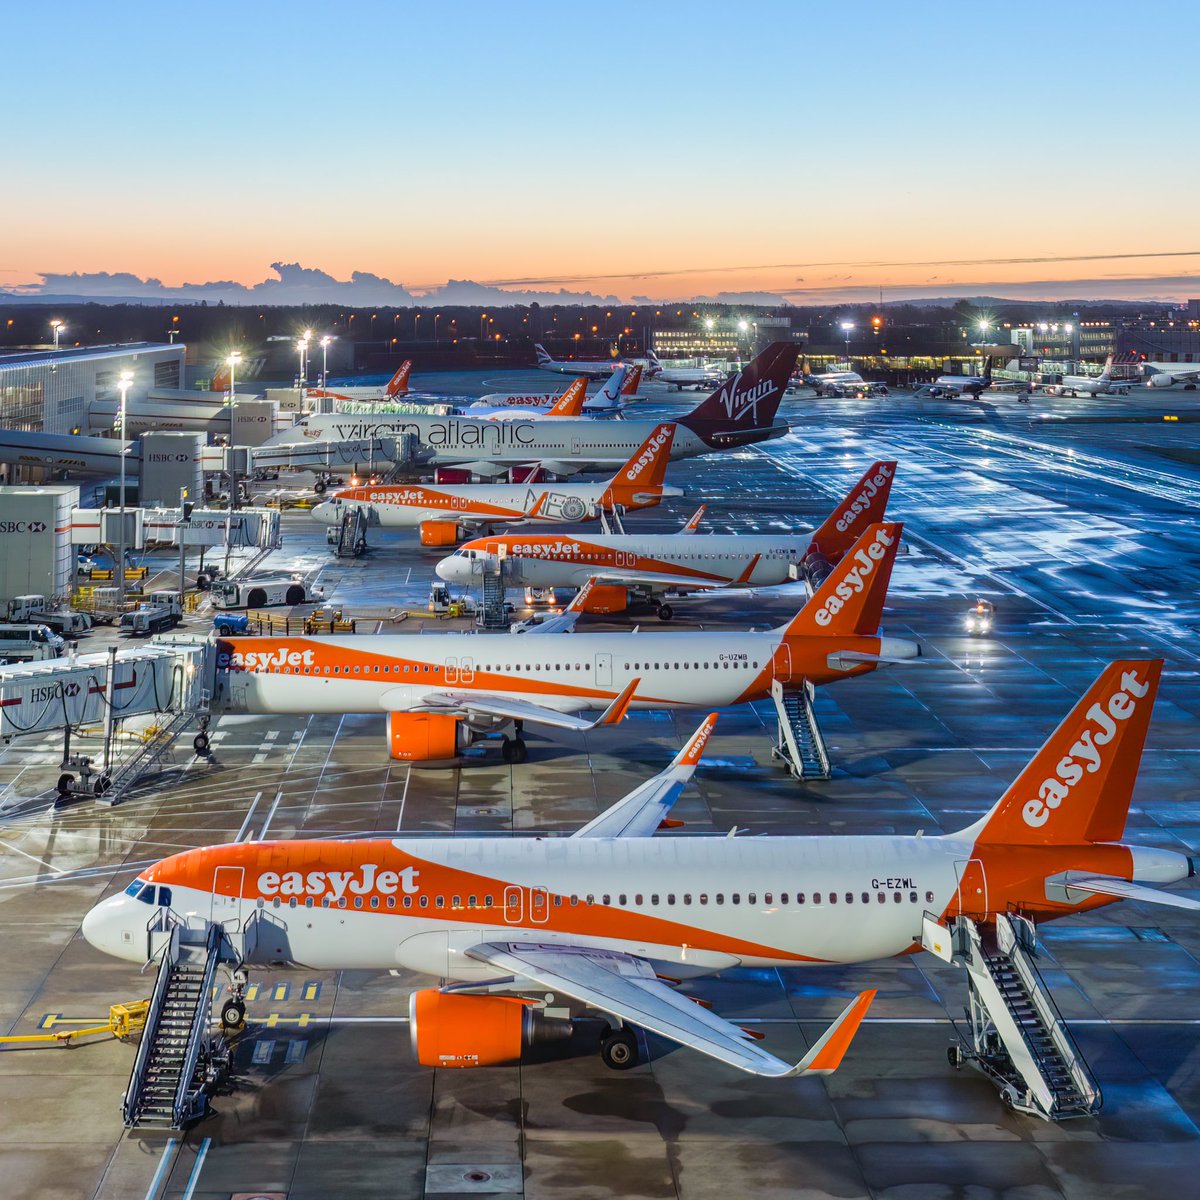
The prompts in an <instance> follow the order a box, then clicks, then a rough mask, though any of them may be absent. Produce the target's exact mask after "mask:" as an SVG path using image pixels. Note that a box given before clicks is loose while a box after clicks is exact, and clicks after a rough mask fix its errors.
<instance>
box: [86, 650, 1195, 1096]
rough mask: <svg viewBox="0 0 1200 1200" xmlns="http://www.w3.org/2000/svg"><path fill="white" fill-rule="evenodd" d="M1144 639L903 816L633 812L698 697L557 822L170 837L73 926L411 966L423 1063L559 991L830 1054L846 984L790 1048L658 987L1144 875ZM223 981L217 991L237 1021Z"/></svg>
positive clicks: (267, 956) (750, 1060)
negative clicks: (1140, 825) (1140, 824)
mask: <svg viewBox="0 0 1200 1200" xmlns="http://www.w3.org/2000/svg"><path fill="white" fill-rule="evenodd" d="M1161 667H1162V664H1161V662H1116V663H1113V664H1112V665H1111V666H1109V667H1108V668H1106V669H1105V671H1104V672H1103V673H1102V674H1101V675H1100V677H1099V679H1097V680H1096V682H1095V683H1094V684H1093V685H1092V686H1091V688H1090V689H1089V690H1088V692H1087V694H1086V695H1085V696H1084V697H1083V699H1082V700H1080V701H1079V703H1077V704H1076V705H1075V707H1074V708H1073V709H1072V711H1071V713H1070V714H1069V716H1068V717H1067V718H1066V720H1064V721H1063V722H1062V724H1061V725H1060V726H1059V727H1058V729H1057V730H1056V731H1055V732H1054V733H1053V734H1052V735H1051V737H1050V738H1049V740H1048V741H1047V742H1046V744H1045V745H1044V746H1043V747H1042V748H1041V750H1039V751H1038V752H1037V754H1036V755H1035V756H1034V758H1033V759H1032V761H1031V762H1030V763H1029V765H1028V766H1027V767H1026V768H1025V769H1024V770H1023V771H1022V772H1021V774H1020V776H1019V777H1018V778H1017V780H1016V781H1015V782H1014V783H1013V784H1012V786H1011V787H1010V788H1009V789H1008V790H1007V791H1006V792H1005V793H1004V795H1003V796H1002V797H1001V798H1000V800H999V801H998V802H997V803H996V805H995V806H994V807H993V808H992V809H991V811H990V812H988V813H987V814H986V815H985V816H983V817H982V818H980V819H979V820H978V821H976V822H975V823H974V824H972V825H970V826H968V827H967V828H966V829H963V830H960V831H959V832H957V833H952V834H947V835H942V836H925V835H922V834H920V833H918V834H916V835H915V836H911V837H903V836H887V835H885V836H853V835H833V836H817V837H811V836H805V837H753V838H735V837H673V838H655V837H653V836H652V835H653V834H654V833H655V831H656V830H658V829H659V828H660V827H661V825H662V824H663V822H664V820H665V819H666V818H667V814H668V813H669V811H670V809H671V806H672V804H673V803H674V801H675V800H676V798H677V797H678V796H679V794H680V792H681V790H682V788H683V787H684V785H685V784H686V782H687V781H688V779H689V778H690V777H691V775H692V773H693V771H694V770H695V767H696V764H697V762H698V760H699V758H700V756H701V754H702V753H703V750H704V747H705V744H706V743H707V741H708V738H709V736H710V734H711V732H712V727H713V723H714V721H715V720H716V717H715V714H714V715H710V716H709V717H708V719H707V720H706V721H705V722H704V723H703V724H702V725H701V727H700V729H699V730H698V731H697V733H696V734H695V735H694V736H693V737H692V738H691V740H690V741H689V742H688V744H687V745H686V746H685V747H684V749H683V750H682V751H681V752H680V753H679V754H678V755H677V756H676V758H675V760H674V761H673V762H672V763H671V765H670V766H669V767H668V768H667V769H666V770H665V771H664V772H663V773H662V774H660V775H659V776H657V777H656V778H655V779H653V780H650V781H649V782H648V783H645V784H643V785H642V786H641V787H639V788H637V789H636V790H635V791H633V792H631V793H630V794H629V795H628V796H626V797H625V798H624V799H623V800H621V801H619V802H618V803H617V804H616V805H614V806H613V807H612V808H610V809H608V810H607V811H606V812H604V813H602V814H601V815H600V816H598V817H596V818H595V819H594V820H593V821H591V822H589V823H588V824H587V825H585V826H583V828H582V829H579V830H577V831H576V832H575V833H574V834H572V835H571V836H570V837H564V838H556V837H524V838H486V839H485V838H469V837H452V838H428V839H424V838H423V839H419V840H414V839H405V838H402V837H397V838H385V839H384V838H372V839H364V840H359V841H329V840H324V839H320V840H307V839H300V840H295V841H281V842H242V843H235V844H232V845H223V846H213V847H206V848H204V849H198V850H190V851H187V852H185V853H182V854H176V855H173V856H172V857H170V858H166V859H164V860H162V861H161V862H159V863H157V864H155V865H154V866H153V867H151V868H149V869H148V870H145V871H143V872H142V873H141V874H140V875H139V876H138V877H137V879H135V880H134V881H133V883H131V884H130V885H129V887H128V888H127V889H126V890H125V892H124V893H122V894H120V895H117V896H113V897H110V898H109V899H107V900H104V901H102V902H101V903H100V904H98V905H97V906H96V907H95V908H93V909H92V910H91V911H90V912H89V913H88V914H87V916H86V917H85V918H84V921H83V934H84V937H85V938H87V940H88V941H89V942H90V943H91V944H92V945H93V946H94V947H96V948H97V949H98V950H102V951H104V952H105V953H107V954H111V955H115V956H116V957H119V958H123V959H126V960H128V961H131V962H136V963H143V962H145V961H147V960H148V959H149V958H150V957H151V954H152V944H151V943H152V935H150V934H148V932H147V929H148V927H149V926H153V925H155V923H156V922H155V912H154V911H153V910H156V909H157V910H158V913H157V915H158V917H159V920H158V922H157V924H158V926H159V927H160V928H162V929H169V928H170V924H171V922H172V921H183V922H187V923H188V924H190V925H197V926H199V927H200V928H205V927H206V926H207V925H208V924H209V923H213V924H220V925H221V926H222V927H223V929H224V931H225V933H226V936H227V942H228V945H229V947H230V948H231V949H232V950H233V951H234V953H235V954H237V955H239V957H240V958H241V964H240V965H242V966H243V967H244V966H247V965H249V966H257V965H261V966H263V967H268V966H270V965H273V964H276V963H280V962H283V963H287V964H289V965H295V966H302V967H305V968H307V969H310V970H325V971H332V970H343V969H357V970H379V971H385V970H393V969H395V968H396V967H401V968H405V969H408V970H411V971H416V972H420V973H422V974H426V975H429V976H432V977H434V978H436V979H439V980H441V981H442V982H441V986H440V987H433V988H426V989H423V990H420V991H417V992H414V993H413V994H412V996H411V999H410V1003H409V1015H410V1021H411V1025H410V1033H411V1037H412V1044H413V1048H414V1053H415V1056H416V1058H417V1059H418V1061H419V1062H421V1063H422V1064H424V1065H426V1066H441V1067H478V1066H488V1065H493V1064H497V1063H502V1062H513V1061H516V1060H517V1059H519V1058H520V1056H521V1052H522V1050H523V1048H524V1047H525V1046H528V1045H530V1044H531V1043H534V1042H540V1041H544V1040H547V1039H552V1038H555V1037H559V1036H565V1035H567V1034H568V1033H569V1032H570V1024H569V1022H568V1021H566V1020H562V1021H556V1020H555V1019H554V1018H552V1017H550V1016H548V1015H546V1014H545V1013H544V1012H543V1011H542V1010H543V1009H544V1008H546V1007H548V1006H549V1005H551V1004H556V1005H559V1006H561V1005H562V1000H561V999H560V997H566V998H569V999H570V1000H572V1001H574V1002H575V1003H576V1006H577V1007H580V1006H581V1007H582V1008H583V1010H585V1011H591V1012H596V1013H600V1014H602V1015H603V1016H605V1017H606V1018H608V1020H609V1022H610V1024H611V1026H612V1029H611V1031H610V1032H609V1033H608V1034H607V1035H606V1036H605V1037H604V1039H603V1041H602V1043H601V1055H602V1056H603V1058H604V1061H605V1062H606V1063H607V1064H608V1065H609V1066H612V1067H616V1068H627V1067H630V1066H633V1065H634V1064H635V1063H636V1062H637V1060H638V1042H637V1039H636V1036H635V1035H634V1034H633V1033H632V1031H631V1029H630V1026H633V1027H641V1028H643V1029H647V1030H650V1031H652V1032H654V1033H657V1034H659V1035H661V1036H662V1037H665V1038H668V1039H670V1040H671V1041H674V1042H676V1043H678V1044H680V1045H683V1046H687V1047H691V1048H692V1049H695V1050H698V1051H700V1052H701V1053H703V1054H707V1055H710V1056H711V1057H712V1058H715V1059H717V1060H719V1061H720V1062H723V1063H726V1064H728V1065H730V1066H733V1067H737V1068H739V1069H741V1070H743V1071H748V1072H752V1073H753V1074H756V1075H765V1076H774V1077H779V1076H788V1075H803V1074H811V1073H827V1072H829V1071H832V1070H833V1069H835V1068H836V1067H837V1065H838V1063H839V1062H840V1061H841V1058H842V1056H843V1054H844V1053H845V1050H846V1048H847V1046H848V1045H849V1043H850V1040H851V1039H852V1037H853V1036H854V1033H855V1030H856V1029H857V1027H858V1025H859V1023H860V1022H861V1020H862V1018H863V1016H864V1015H865V1013H866V1011H867V1008H868V1007H869V1005H870V1003H871V1000H872V998H873V996H874V992H873V991H867V992H863V993H861V994H860V995H859V996H858V997H857V998H856V999H855V1000H853V1001H852V1002H851V1003H850V1005H849V1006H848V1007H847V1008H846V1009H845V1010H844V1011H843V1012H842V1014H841V1016H840V1017H839V1018H838V1019H837V1020H836V1021H835V1022H834V1024H833V1026H832V1027H831V1028H830V1029H829V1030H828V1031H827V1032H826V1033H825V1034H824V1036H823V1037H822V1038H821V1039H820V1040H819V1041H818V1042H817V1043H816V1044H815V1045H814V1046H813V1047H812V1049H811V1050H809V1052H808V1053H807V1054H806V1055H805V1056H804V1057H803V1058H802V1059H801V1060H800V1061H799V1062H797V1063H794V1064H793V1063H791V1062H787V1061H784V1060H783V1059H780V1058H778V1057H777V1056H775V1055H773V1054H771V1053H770V1052H769V1051H768V1050H767V1049H766V1048H765V1047H763V1046H761V1045H759V1044H758V1040H759V1039H760V1038H761V1036H762V1035H761V1034H759V1033H757V1032H754V1033H752V1032H750V1031H747V1030H744V1029H741V1028H739V1027H738V1026H736V1025H734V1024H732V1023H731V1022H729V1021H726V1020H724V1019H722V1018H721V1017H720V1016H718V1015H716V1014H715V1013H712V1012H709V1011H706V1009H705V1008H703V1007H701V1006H700V1005H698V1004H695V1003H693V1002H692V1000H691V999H690V998H689V997H687V996H686V995H682V994H680V993H679V992H678V991H676V985H677V984H678V983H680V982H681V981H682V980H684V979H686V978H689V977H694V976H698V975H704V974H708V973H711V972H714V971H724V970H729V969H731V968H734V967H743V966H745V967H768V968H775V967H802V966H812V965H819V964H824V963H838V964H848V963H865V962H871V961H873V960H875V959H880V958H887V957H890V956H894V955H901V954H910V953H913V952H914V951H915V950H916V949H918V948H919V947H920V946H921V945H922V941H923V933H924V931H925V919H926V917H927V915H928V916H931V917H933V918H935V919H936V920H937V921H938V922H939V923H940V922H941V921H946V920H949V919H951V918H953V917H956V916H959V915H963V916H968V917H971V918H973V919H974V920H976V921H978V922H982V923H987V922H988V921H990V920H993V919H994V914H996V913H1001V912H1003V913H1014V912H1015V913H1019V914H1021V915H1023V916H1025V917H1027V918H1029V919H1030V920H1032V921H1043V920H1053V919H1055V918H1058V917H1064V916H1071V915H1074V914H1077V913H1081V912H1087V911H1089V910H1091V909H1095V908H1099V907H1101V906H1103V905H1106V904H1111V903H1112V902H1113V901H1114V900H1118V899H1135V900H1142V901H1151V902H1155V903H1162V904H1170V905H1175V906H1179V907H1185V908H1190V909H1200V903H1197V902H1196V901H1195V900H1192V899H1190V898H1189V897H1187V896H1183V895H1177V894H1172V893H1169V892H1163V891H1160V890H1158V889H1156V888H1154V887H1150V886H1147V885H1149V884H1167V883H1174V882H1176V881H1178V880H1182V879H1185V878H1187V877H1189V876H1191V875H1193V874H1195V863H1194V861H1193V860H1192V859H1190V858H1189V857H1188V856H1187V855H1184V854H1179V853H1177V852H1175V851H1173V850H1159V849H1154V848H1151V847H1147V846H1145V845H1142V844H1140V843H1138V844H1130V843H1122V842H1121V836H1122V833H1123V831H1124V828H1125V820H1126V816H1127V813H1128V810H1129V803H1130V798H1131V796H1132V792H1133V785H1134V781H1135V779H1136V777H1137V769H1138V763H1139V760H1140V757H1141V751H1142V747H1143V744H1144V742H1145V737H1146V729H1147V726H1148V725H1149V721H1150V713H1151V709H1152V707H1153V704H1154V697H1155V693H1156V691H1157V687H1158V680H1159V673H1160V670H1161ZM244 1013H245V1008H244V1004H243V1003H242V1001H241V999H240V995H239V994H237V993H235V995H234V997H233V999H231V1000H230V1001H228V1002H227V1003H226V1004H225V1005H224V1006H223V1008H222V1018H223V1020H225V1021H226V1022H227V1023H228V1024H233V1025H236V1024H239V1023H240V1022H241V1020H242V1018H243V1016H244Z"/></svg>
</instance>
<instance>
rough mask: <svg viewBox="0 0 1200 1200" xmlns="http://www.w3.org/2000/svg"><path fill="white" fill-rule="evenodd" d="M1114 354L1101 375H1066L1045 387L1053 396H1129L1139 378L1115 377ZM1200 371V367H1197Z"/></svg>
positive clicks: (1109, 358)
mask: <svg viewBox="0 0 1200 1200" xmlns="http://www.w3.org/2000/svg"><path fill="white" fill-rule="evenodd" d="M1112 366H1113V356H1112V355H1111V354H1110V355H1109V356H1108V357H1107V358H1106V359H1105V360H1104V370H1103V372H1102V373H1101V374H1099V375H1064V376H1063V379H1062V383H1048V384H1046V386H1045V388H1044V389H1043V390H1044V391H1045V392H1046V393H1047V394H1049V395H1051V396H1127V395H1129V389H1130V388H1131V387H1136V386H1137V382H1138V381H1137V380H1127V379H1114V378H1113V376H1112ZM1197 370H1198V371H1200V367H1197Z"/></svg>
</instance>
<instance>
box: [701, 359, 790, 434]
mask: <svg viewBox="0 0 1200 1200" xmlns="http://www.w3.org/2000/svg"><path fill="white" fill-rule="evenodd" d="M798 354H799V348H798V347H797V346H796V344H795V343H794V342H772V343H771V345H769V346H768V347H767V348H766V349H765V350H764V351H763V352H762V353H761V354H760V355H759V356H758V357H757V358H755V359H754V361H753V362H752V363H750V365H749V366H747V367H746V368H745V370H742V371H735V372H734V373H733V374H732V375H730V376H729V378H728V379H726V380H725V382H724V383H722V384H721V386H720V387H719V388H717V390H716V391H714V392H713V393H712V395H710V396H709V397H708V399H706V400H703V401H701V403H700V404H698V405H697V406H696V407H695V408H694V409H693V410H692V411H691V412H690V413H689V414H688V415H687V416H686V417H684V418H682V420H681V421H680V424H681V425H686V426H687V428H689V429H690V430H692V432H693V433H696V434H697V435H698V436H700V437H702V438H703V437H705V435H708V437H712V436H714V435H716V436H718V437H719V436H720V435H730V434H734V435H736V434H744V433H754V432H756V431H762V430H767V429H770V427H771V426H772V425H773V424H774V422H775V414H776V413H777V412H778V411H779V404H780V402H781V401H782V400H783V393H784V390H785V389H786V387H787V385H788V379H789V378H790V377H791V374H792V368H793V367H794V366H795V365H796V357H797V355H798ZM705 440H708V439H707V438H706V439H705Z"/></svg>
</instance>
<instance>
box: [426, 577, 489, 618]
mask: <svg viewBox="0 0 1200 1200" xmlns="http://www.w3.org/2000/svg"><path fill="white" fill-rule="evenodd" d="M477 607H478V606H477V605H476V603H475V601H474V600H473V599H472V598H471V597H470V596H467V595H465V594H464V595H461V596H455V595H452V594H451V592H450V585H449V584H448V583H445V582H444V581H442V580H438V581H437V582H436V583H434V584H433V586H432V587H431V588H430V589H429V611H430V612H431V613H433V614H434V615H435V616H439V617H472V616H474V615H475V612H476V609H477Z"/></svg>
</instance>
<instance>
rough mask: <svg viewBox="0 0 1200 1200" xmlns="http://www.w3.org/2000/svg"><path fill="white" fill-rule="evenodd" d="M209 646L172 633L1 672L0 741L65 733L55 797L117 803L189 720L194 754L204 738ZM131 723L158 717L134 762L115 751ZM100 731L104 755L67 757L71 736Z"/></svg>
mask: <svg viewBox="0 0 1200 1200" xmlns="http://www.w3.org/2000/svg"><path fill="white" fill-rule="evenodd" d="M214 664H215V652H214V643H213V642H212V641H211V640H210V639H209V638H200V637H195V636H192V637H188V636H187V635H176V636H174V637H167V638H163V639H160V640H158V641H155V642H151V643H148V644H145V645H140V646H137V647H130V648H124V647H121V648H118V647H116V646H113V647H110V649H109V650H108V652H107V653H99V654H82V655H80V654H71V655H69V656H67V657H65V658H58V659H50V660H47V661H43V662H33V663H20V664H13V665H11V666H5V667H3V668H0V739H2V740H3V741H5V742H8V741H11V740H12V739H13V738H17V737H22V736H25V735H28V734H44V733H47V732H50V731H52V730H55V729H61V730H62V731H63V762H62V765H63V768H64V772H66V770H67V769H68V768H71V769H74V770H76V771H78V772H79V774H80V776H81V778H82V783H80V780H79V779H77V778H76V776H75V775H72V774H68V773H64V774H63V775H62V776H61V777H60V779H59V787H58V791H59V795H60V797H65V796H67V795H70V794H78V793H80V792H86V793H88V794H91V795H93V796H95V798H96V799H97V800H99V799H101V797H103V799H104V802H105V803H109V804H113V803H117V801H118V799H119V796H120V792H121V791H122V790H123V789H124V788H127V787H129V786H131V785H132V784H133V783H135V782H136V781H137V779H138V778H140V777H141V775H143V774H145V773H146V771H148V770H149V769H150V768H151V767H152V766H153V765H154V763H155V762H156V761H157V760H158V759H159V758H160V757H161V756H162V754H163V753H164V752H165V751H166V750H167V749H168V748H169V746H170V744H171V742H173V741H174V739H175V738H176V737H177V736H178V735H179V733H180V732H182V730H183V729H184V728H185V727H186V726H187V725H188V724H189V723H190V722H191V721H192V720H196V719H198V720H199V721H200V722H201V727H202V732H201V733H200V734H199V735H197V750H198V751H199V750H201V746H200V745H199V743H200V740H201V739H202V738H204V736H205V735H204V733H203V728H204V727H205V726H206V725H207V721H208V706H209V700H210V697H211V695H212V687H213V678H214ZM131 717H161V718H162V720H160V721H159V722H157V724H156V726H155V731H154V733H153V734H152V736H151V737H150V738H149V739H147V740H146V741H144V742H142V743H141V744H140V745H139V746H138V747H137V750H136V752H135V753H134V754H133V755H131V756H122V755H120V754H118V753H117V752H116V746H117V738H116V734H117V730H118V727H119V725H120V722H122V721H124V720H127V719H129V718H131ZM89 726H90V727H93V728H95V727H99V728H101V729H102V730H103V754H102V757H101V760H100V761H99V762H97V763H93V761H92V760H91V758H80V757H72V754H71V735H72V733H73V732H74V731H76V730H78V729H80V728H82V727H89Z"/></svg>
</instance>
